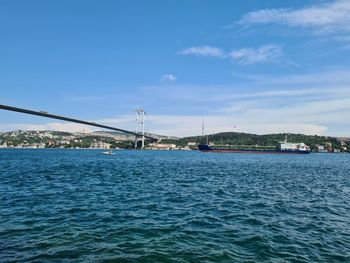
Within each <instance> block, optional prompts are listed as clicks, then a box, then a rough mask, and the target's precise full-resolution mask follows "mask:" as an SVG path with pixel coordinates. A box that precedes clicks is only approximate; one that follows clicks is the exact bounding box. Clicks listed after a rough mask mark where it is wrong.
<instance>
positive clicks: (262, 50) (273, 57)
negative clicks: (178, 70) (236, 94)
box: [178, 44, 283, 65]
mask: <svg viewBox="0 0 350 263" xmlns="http://www.w3.org/2000/svg"><path fill="white" fill-rule="evenodd" d="M178 54H181V55H195V56H209V57H216V58H230V59H232V61H234V62H236V63H238V64H241V65H252V64H257V63H273V62H280V61H281V60H282V58H283V51H282V48H281V47H280V46H278V45H272V44H269V45H264V46H261V47H259V48H242V49H236V50H232V51H230V52H225V51H223V50H222V49H219V48H216V47H190V48H186V49H184V50H182V51H180V52H178Z"/></svg>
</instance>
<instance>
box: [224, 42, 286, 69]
mask: <svg viewBox="0 0 350 263" xmlns="http://www.w3.org/2000/svg"><path fill="white" fill-rule="evenodd" d="M229 56H230V57H231V58H232V59H233V61H235V62H237V63H238V64H242V65H251V64H256V63H271V62H279V61H280V60H281V59H282V57H283V52H282V49H281V47H279V46H277V45H265V46H262V47H260V48H257V49H253V48H243V49H238V50H233V51H231V52H230V53H229Z"/></svg>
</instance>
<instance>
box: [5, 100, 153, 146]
mask: <svg viewBox="0 0 350 263" xmlns="http://www.w3.org/2000/svg"><path fill="white" fill-rule="evenodd" d="M0 109H1V110H7V111H13V112H19V113H24V114H29V115H35V116H40V117H45V118H50V119H56V120H62V121H67V122H74V123H79V124H84V125H89V126H94V127H99V128H103V129H107V130H112V131H117V132H121V133H126V134H131V135H134V136H135V148H136V145H137V142H138V141H139V140H141V141H142V146H141V147H142V148H143V147H144V141H145V140H149V141H152V142H156V141H158V138H156V136H150V135H146V134H145V129H144V119H143V116H144V115H143V116H142V118H141V120H139V119H138V120H137V123H141V125H142V127H143V128H142V132H137V130H136V131H135V132H133V131H129V130H124V129H120V128H116V127H112V126H108V125H104V124H99V123H96V122H91V121H85V120H80V119H75V118H70V117H65V116H60V115H56V114H51V113H48V112H46V111H34V110H29V109H24V108H18V107H13V106H8V105H2V104H0ZM136 112H137V115H140V114H144V111H143V110H142V111H141V110H140V109H138V110H137V111H136ZM136 127H137V126H136Z"/></svg>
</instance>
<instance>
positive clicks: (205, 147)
mask: <svg viewBox="0 0 350 263" xmlns="http://www.w3.org/2000/svg"><path fill="white" fill-rule="evenodd" d="M198 149H199V150H200V151H201V152H217V153H254V154H308V153H310V151H300V150H249V149H247V150H244V149H234V148H213V147H210V146H208V145H206V144H200V145H198Z"/></svg>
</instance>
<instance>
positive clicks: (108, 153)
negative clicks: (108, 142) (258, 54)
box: [102, 150, 115, 155]
mask: <svg viewBox="0 0 350 263" xmlns="http://www.w3.org/2000/svg"><path fill="white" fill-rule="evenodd" d="M102 154H107V155H114V154H115V152H113V151H112V150H109V151H105V152H102Z"/></svg>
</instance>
